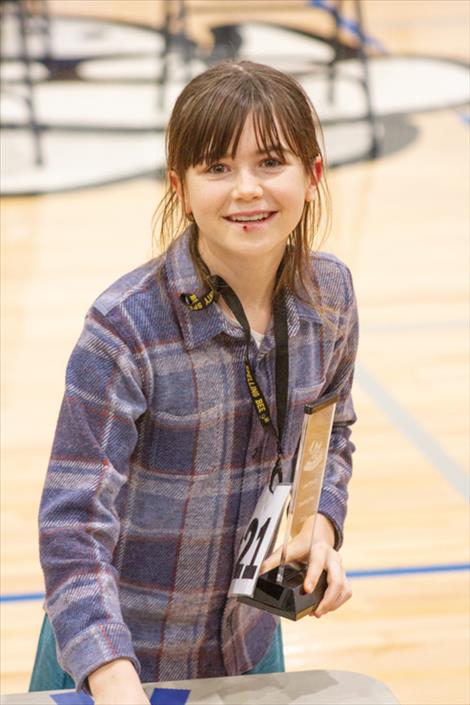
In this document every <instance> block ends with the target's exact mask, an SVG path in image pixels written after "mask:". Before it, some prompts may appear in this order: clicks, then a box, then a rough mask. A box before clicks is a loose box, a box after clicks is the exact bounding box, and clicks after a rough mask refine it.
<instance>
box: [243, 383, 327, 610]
mask: <svg viewBox="0 0 470 705" xmlns="http://www.w3.org/2000/svg"><path fill="white" fill-rule="evenodd" d="M337 399H338V397H337V395H334V396H329V397H326V398H323V399H320V400H319V401H317V402H315V403H312V404H308V405H307V406H305V408H304V412H305V413H304V420H303V425H302V432H301V436H300V441H299V448H298V454H297V462H296V465H295V470H294V478H293V483H292V487H291V490H290V495H291V496H290V501H286V502H285V504H284V511H283V513H282V512H281V513H279V519H278V523H277V533H276V536H275V537H274V539H273V540H272V541H271V544H270V546H269V547H268V548H269V550H268V551H266V553H265V556H266V555H270V554H271V553H272V552H273V551H275V550H277V549H280V550H281V562H280V565H279V566H278V567H277V568H273V569H272V570H270V571H268V572H267V573H264V574H263V575H260V576H259V577H258V578H257V580H256V581H255V582H254V584H253V585H252V586H251V594H237V599H238V600H239V601H240V602H243V603H245V604H248V605H252V606H253V607H258V608H259V609H264V610H267V611H268V612H273V613H274V614H277V615H279V616H280V617H287V619H292V620H298V619H300V618H301V617H304V616H305V615H307V614H309V613H311V612H312V611H313V610H315V608H316V607H317V606H318V604H319V603H320V601H321V599H322V597H323V595H324V593H325V590H326V588H327V574H326V571H323V572H322V574H321V576H320V578H319V580H318V582H317V585H316V586H315V588H314V590H313V592H311V593H306V592H305V591H304V589H303V583H304V580H305V576H306V573H307V564H306V563H299V562H297V561H291V562H289V561H288V554H289V544H290V543H291V542H293V541H295V538H296V537H297V536H298V535H299V534H300V532H301V531H302V530H304V531H305V530H306V531H308V532H309V536H310V545H311V544H312V542H313V532H314V526H315V519H316V515H317V512H318V504H319V501H320V494H321V488H322V482H323V475H324V472H325V466H326V460H327V456H328V448H329V443H330V436H331V428H332V425H333V418H334V413H335V408H336V402H337ZM279 487H281V488H282V487H284V488H285V487H286V485H281V486H279ZM285 497H286V500H288V499H289V497H288V496H287V495H285ZM310 527H311V533H310ZM260 562H261V561H260ZM255 577H256V576H255Z"/></svg>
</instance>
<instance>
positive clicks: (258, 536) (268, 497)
mask: <svg viewBox="0 0 470 705" xmlns="http://www.w3.org/2000/svg"><path fill="white" fill-rule="evenodd" d="M290 491H291V485H290V484H279V485H277V486H276V488H275V490H274V492H271V491H270V489H269V487H266V488H265V490H264V492H263V494H262V495H261V497H260V498H259V500H258V503H257V505H256V507H255V511H254V512H253V514H252V516H251V519H250V522H249V524H248V528H247V530H246V531H245V534H244V535H243V539H242V542H241V545H240V550H239V552H238V556H237V560H236V562H235V570H234V574H233V579H232V582H231V584H230V589H229V593H228V594H229V597H234V596H237V595H248V596H250V597H251V596H252V595H253V592H254V590H255V587H256V580H257V578H258V573H259V569H260V566H261V564H262V562H263V561H264V559H265V558H266V555H267V552H268V551H269V548H270V546H271V542H272V539H273V536H274V532H275V531H276V529H277V526H278V524H279V521H280V519H281V516H282V512H283V510H284V506H285V503H286V500H287V498H288V497H289V495H290Z"/></svg>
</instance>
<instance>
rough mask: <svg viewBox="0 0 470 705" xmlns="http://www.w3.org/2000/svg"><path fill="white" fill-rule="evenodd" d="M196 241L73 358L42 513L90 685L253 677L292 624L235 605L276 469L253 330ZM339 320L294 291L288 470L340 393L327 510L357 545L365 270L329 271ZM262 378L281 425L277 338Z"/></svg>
mask: <svg viewBox="0 0 470 705" xmlns="http://www.w3.org/2000/svg"><path fill="white" fill-rule="evenodd" d="M189 236H190V235H189V232H186V233H184V234H183V235H182V236H181V237H180V238H179V239H178V240H177V241H176V242H175V243H174V244H173V245H172V247H171V248H170V249H169V251H168V252H167V253H166V255H164V256H162V257H160V258H158V259H155V260H152V261H150V262H148V263H147V264H145V265H144V266H142V267H140V268H138V269H136V270H135V271H133V272H131V273H129V274H127V275H125V276H124V277H122V278H121V279H119V280H118V281H117V282H116V283H115V284H113V285H112V286H111V287H110V288H109V289H108V290H107V291H105V292H104V293H103V294H102V295H101V296H100V297H99V298H98V299H97V300H96V302H95V303H94V305H93V306H92V307H91V309H90V310H89V312H88V314H87V316H86V320H85V325H84V329H83V332H82V334H81V336H80V338H79V340H78V343H77V345H76V347H75V349H74V350H73V352H72V355H71V358H70V361H69V364H68V367H67V374H66V390H65V396H64V399H63V403H62V407H61V410H60V415H59V420H58V425H57V430H56V434H55V439H54V444H53V448H52V454H51V459H50V464H49V468H48V473H47V477H46V482H45V487H44V492H43V497H42V502H41V508H40V550H41V562H42V566H43V570H44V574H45V581H46V608H47V612H48V614H49V616H50V619H51V622H52V625H53V628H54V632H55V635H56V639H57V644H58V653H59V660H60V663H61V665H62V667H63V668H64V669H65V670H66V671H67V672H69V673H70V674H71V675H72V677H73V678H74V680H75V682H76V683H77V686H78V687H79V688H80V687H81V686H82V685H83V683H84V681H85V679H86V677H87V675H88V674H89V673H91V672H92V671H93V670H94V669H96V668H97V667H98V666H100V665H102V664H104V663H106V662H108V661H111V660H113V659H116V658H118V657H121V658H129V659H130V660H132V661H133V663H134V664H135V666H136V668H137V669H138V670H139V671H140V674H141V678H142V680H143V681H147V682H149V681H161V680H166V681H170V680H177V679H189V678H199V677H209V676H220V675H225V674H228V675H236V674H239V673H243V672H245V671H247V670H249V669H251V668H252V667H254V666H255V665H256V663H257V662H259V661H260V660H261V659H262V657H263V656H264V654H265V653H266V650H267V649H268V648H269V645H270V643H271V639H272V636H273V633H274V630H275V627H276V624H277V618H275V617H274V616H272V615H271V614H268V613H266V612H262V611H259V610H256V609H253V608H251V607H248V606H246V605H242V604H240V603H238V602H236V601H235V600H233V599H227V590H228V587H229V584H230V580H231V575H232V568H233V563H234V558H235V556H236V552H237V547H238V546H239V543H240V541H241V538H242V535H243V534H244V532H245V530H246V526H247V523H248V520H249V518H250V515H251V514H252V512H253V509H254V507H255V505H256V502H257V500H258V497H259V495H260V494H261V492H262V490H263V488H264V486H265V485H266V483H267V482H268V480H269V477H270V473H271V470H272V466H273V463H274V461H275V460H276V442H275V439H274V436H273V435H272V434H271V433H269V432H266V430H265V429H263V428H262V426H261V424H260V423H259V420H258V418H257V416H256V414H255V412H254V409H253V405H252V402H251V399H250V396H249V394H248V390H247V388H246V381H245V375H244V367H243V359H244V352H245V344H244V339H243V332H242V330H241V329H240V328H239V327H238V326H237V325H236V324H234V323H232V322H231V321H230V320H228V319H227V318H226V317H225V316H224V315H223V313H222V311H221V310H220V308H219V307H218V306H217V305H216V304H214V305H211V306H209V307H208V308H206V309H204V310H202V311H191V310H189V309H188V308H187V307H186V306H185V305H184V304H183V303H182V301H181V299H180V296H181V294H182V293H193V292H194V293H199V294H200V293H202V291H203V290H202V288H201V283H200V281H199V280H198V277H197V274H196V271H195V268H194V265H193V262H192V259H191V257H190V254H189V250H188V238H189ZM312 261H313V267H314V272H315V276H316V280H317V283H318V288H319V292H320V295H321V302H322V308H323V310H324V312H325V313H324V315H322V316H320V315H319V313H318V312H317V310H315V308H312V307H310V306H307V305H306V304H304V303H302V302H301V301H300V300H299V299H297V298H296V297H295V296H294V295H293V294H292V293H290V292H288V296H287V306H288V331H289V353H290V359H289V400H288V410H287V416H286V423H285V429H284V437H283V450H284V458H283V465H284V469H285V472H286V474H288V473H289V470H290V468H291V467H292V464H293V461H294V459H295V452H296V448H297V444H298V440H299V435H300V429H301V424H302V417H303V407H304V405H305V404H306V403H307V402H311V401H313V400H316V399H318V398H319V397H321V396H323V395H326V394H328V393H332V392H334V391H336V392H338V393H339V402H338V405H337V410H336V416H335V421H334V426H333V432H332V437H331V443H330V449H329V456H328V464H327V469H326V473H325V482H324V488H323V491H322V495H321V500H320V511H321V512H322V513H324V514H325V515H327V516H328V517H329V518H330V519H331V521H332V522H333V524H334V526H335V529H336V538H337V547H339V546H340V545H341V542H342V530H343V523H344V518H345V514H346V501H347V484H348V481H349V477H350V474H351V454H352V452H353V450H354V446H353V444H352V443H351V441H350V440H349V436H350V428H349V426H350V425H351V424H352V423H353V422H354V421H355V418H356V417H355V412H354V409H353V404H352V401H351V384H352V379H353V369H354V360H355V356H356V348H357V341H358V326H357V311H356V303H355V298H354V292H353V287H352V282H351V276H350V273H349V270H348V269H347V267H346V266H345V265H344V264H343V263H342V262H340V261H339V260H338V259H337V258H336V257H334V256H332V255H327V254H316V255H314V256H313V259H312ZM250 355H251V364H252V366H253V368H254V370H255V374H256V377H257V380H258V382H259V384H260V386H261V387H262V389H263V393H264V395H265V397H266V400H267V402H268V404H269V408H270V410H271V411H272V412H273V413H274V418H276V417H275V389H274V384H275V371H274V336H273V331H272V328H270V329H268V331H267V333H266V336H265V337H264V340H263V342H262V344H261V347H260V348H259V349H258V348H257V346H256V344H255V343H254V341H253V342H252V346H251V351H250Z"/></svg>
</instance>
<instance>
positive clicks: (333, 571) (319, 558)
mask: <svg viewBox="0 0 470 705" xmlns="http://www.w3.org/2000/svg"><path fill="white" fill-rule="evenodd" d="M323 570H326V571H327V579H328V587H327V589H326V591H325V594H324V596H323V598H322V600H321V602H320V604H319V605H318V607H317V608H316V609H315V611H314V612H313V613H312V614H313V615H314V616H315V617H317V618H319V617H322V616H323V615H325V614H327V612H332V611H333V610H336V609H338V607H341V605H343V604H344V603H345V602H347V601H348V600H349V599H350V598H351V596H352V590H351V585H350V582H349V580H348V579H347V577H346V574H345V572H344V569H343V565H342V561H341V556H340V554H339V553H338V552H337V551H335V550H334V549H332V548H331V547H330V546H329V545H328V544H326V543H318V544H315V546H314V549H313V551H312V555H311V558H310V561H309V566H308V570H307V575H306V578H305V581H304V590H305V591H306V592H312V591H313V590H314V589H315V586H316V584H317V582H318V579H319V577H320V575H321V573H322V571H323Z"/></svg>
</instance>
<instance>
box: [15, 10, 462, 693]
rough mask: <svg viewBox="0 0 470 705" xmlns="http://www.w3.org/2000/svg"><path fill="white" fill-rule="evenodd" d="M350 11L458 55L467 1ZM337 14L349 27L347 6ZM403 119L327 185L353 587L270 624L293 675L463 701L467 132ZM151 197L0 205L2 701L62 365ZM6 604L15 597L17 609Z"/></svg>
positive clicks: (34, 585) (401, 48)
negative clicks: (348, 274) (374, 682)
mask: <svg viewBox="0 0 470 705" xmlns="http://www.w3.org/2000/svg"><path fill="white" fill-rule="evenodd" d="M189 4H190V18H189V31H190V32H191V33H192V34H193V36H194V37H195V38H197V39H198V41H201V42H202V43H204V42H207V41H208V33H207V29H206V28H207V26H208V25H209V24H210V23H211V22H213V21H217V20H220V19H221V18H222V21H224V22H225V21H229V20H228V19H227V18H230V21H232V20H240V19H246V18H251V19H261V20H266V19H269V20H270V21H279V22H281V23H283V24H290V25H291V26H294V27H300V28H304V29H307V30H311V31H314V32H317V33H320V34H321V33H322V32H324V31H329V30H328V28H329V26H330V24H329V20H328V17H327V16H326V15H325V13H324V12H323V13H322V12H321V11H320V10H318V9H312V8H308V7H306V3H302V2H297V0H292V1H291V2H290V3H286V2H273V1H272V0H269V2H268V1H266V2H251V0H245V1H244V2H238V3H236V2H230V0H227V1H226V2H224V3H221V2H219V1H215V0H214V1H212V2H207V1H206V2H204V1H202V2H200V1H199V0H194V1H193V2H192V3H189ZM222 4H223V13H222V12H220V13H219V9H221V8H222ZM50 6H51V9H52V11H53V13H58V14H70V15H83V16H89V17H107V18H112V19H120V20H123V21H129V22H136V23H142V24H149V25H151V26H157V25H158V24H159V22H160V21H161V6H160V4H159V3H155V2H152V1H150V0H133V1H132V2H127V1H126V0H53V1H51V2H50ZM229 6H230V7H229ZM286 6H288V8H289V12H287V11H286ZM201 7H202V9H204V10H205V11H204V12H202V11H201ZM363 7H364V16H365V23H366V29H367V31H368V33H369V34H372V35H373V36H374V37H376V38H378V39H379V40H380V42H381V43H382V44H383V45H385V46H386V47H387V50H388V51H389V52H391V53H392V54H396V55H418V54H421V55H426V56H432V57H436V58H445V59H452V60H457V61H467V62H468V59H469V50H470V46H469V40H468V29H469V10H470V5H469V4H468V3H467V2H466V1H465V0H462V1H460V0H443V1H440V0H428V1H425V0H410V1H407V2H404V1H403V0H365V1H364V2H363ZM344 11H345V14H346V16H348V15H349V16H350V13H351V11H352V9H351V3H350V2H348V1H347V2H346V3H345V9H344ZM423 90H424V86H423ZM408 120H409V122H410V124H411V125H412V127H413V129H414V130H415V132H416V137H415V139H414V140H412V141H411V142H410V143H409V144H408V145H407V146H406V147H404V148H402V149H399V150H397V151H395V152H392V153H390V154H387V155H384V156H382V157H380V158H379V159H377V160H375V161H363V162H361V163H357V164H354V165H350V166H345V167H341V168H337V169H334V170H332V171H331V173H330V188H331V191H332V197H333V208H334V221H333V228H332V234H331V236H330V239H329V240H328V241H327V243H325V245H324V249H327V250H330V251H333V252H335V253H336V254H338V255H339V256H340V257H342V258H343V259H344V260H345V261H346V262H347V263H348V264H349V266H350V267H351V269H352V271H353V275H354V279H355V286H356V290H357V295H358V301H359V307H360V316H361V342H360V352H359V360H358V366H357V376H356V383H355V403H356V408H357V412H358V416H359V421H358V423H357V426H356V428H355V433H354V439H355V443H356V445H357V453H356V456H355V469H354V479H353V481H352V484H351V497H350V509H349V514H348V518H347V527H346V541H345V545H344V549H343V555H344V561H345V565H346V567H347V570H348V571H349V572H350V573H351V576H352V585H353V590H354V595H353V599H352V600H351V601H350V602H349V603H348V604H347V605H346V606H344V607H343V608H342V609H340V610H339V611H338V612H336V613H334V614H331V615H328V616H327V617H326V618H323V619H321V620H314V619H304V620H302V621H301V622H299V623H290V622H289V623H284V625H283V627H284V640H285V648H286V662H287V669H288V670H291V671H292V670H304V669H321V668H330V669H344V670H351V671H358V672H362V673H366V674H369V675H371V676H374V677H376V678H378V679H381V680H383V681H384V682H385V683H386V684H387V685H388V686H389V687H390V688H391V689H392V690H393V691H394V693H395V694H396V696H397V697H398V698H399V700H400V702H401V703H403V705H411V704H415V703H416V704H418V703H419V704H422V705H430V704H432V703H436V704H438V703H439V704H441V705H457V704H462V705H465V704H468V703H469V702H470V692H469V673H468V668H469V664H470V646H469V616H468V607H469V597H470V592H469V572H468V561H469V528H470V526H469V512H468V496H467V497H466V496H465V488H466V486H468V485H466V478H468V408H469V404H468V402H469V398H468V375H467V363H468V347H467V344H468V269H469V268H468V264H469V252H468V242H469V237H468V236H469V231H468V230H469V196H468V187H469V156H470V154H469V153H470V150H469V136H470V131H469V130H470V128H469V125H468V111H467V112H466V113H465V108H462V107H458V108H456V107H452V108H448V107H445V106H443V107H442V108H441V109H436V110H432V111H423V112H421V111H419V110H416V111H414V112H412V113H410V114H409V115H408ZM160 194H161V186H160V184H159V183H157V182H155V181H154V180H152V179H150V178H148V179H147V178H140V179H135V180H130V181H127V182H122V183H117V184H110V185H106V186H101V187H96V188H89V189H82V190H77V191H73V192H66V193H57V194H52V195H45V196H39V197H15V198H4V199H3V205H2V248H3V257H2V281H3V284H2V286H3V292H2V293H3V296H2V321H3V335H2V372H3V375H2V392H3V421H2V424H3V434H2V507H1V511H2V556H1V567H2V585H1V593H2V597H3V601H2V604H1V607H2V622H1V637H2V663H1V673H2V692H4V693H6V692H21V691H23V690H26V689H27V685H28V679H29V674H30V670H31V666H32V659H33V654H34V650H35V643H36V638H37V634H38V630H39V626H40V622H41V618H42V609H41V600H40V599H34V593H41V592H42V590H43V580H42V575H41V571H40V567H39V563H38V552H37V529H36V516H37V509H38V501H39V496H40V492H41V487H42V483H43V478H44V473H45V470H46V467H47V461H48V455H49V451H50V445H51V440H52V435H53V432H54V426H55V421H56V417H57V413H58V408H59V404H60V400H61V396H62V390H63V379H64V370H65V364H66V361H67V358H68V356H69V354H70V351H71V348H72V346H73V344H74V342H75V340H76V338H77V336H78V334H79V332H80V329H81V324H82V320H83V316H84V313H85V311H86V309H87V308H88V306H89V305H90V303H91V302H92V301H93V300H94V298H95V297H96V295H97V294H98V293H99V292H100V291H102V290H103V289H104V288H105V287H106V286H107V285H108V284H109V283H110V282H111V281H113V280H114V279H115V278H117V277H118V276H119V275H121V274H122V273H124V272H125V271H128V270H130V269H131V268H132V267H134V266H137V265H138V264H140V263H141V262H143V261H144V260H145V259H147V258H148V257H150V256H151V254H152V247H151V236H150V221H151V217H152V213H153V210H154V207H155V204H156V202H157V200H158V198H159V196H160ZM465 565H467V568H466V569H465ZM401 569H404V570H401ZM21 596H26V597H28V596H30V597H29V599H25V600H14V599H12V598H13V597H21Z"/></svg>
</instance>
